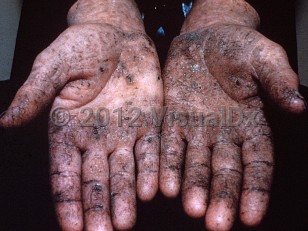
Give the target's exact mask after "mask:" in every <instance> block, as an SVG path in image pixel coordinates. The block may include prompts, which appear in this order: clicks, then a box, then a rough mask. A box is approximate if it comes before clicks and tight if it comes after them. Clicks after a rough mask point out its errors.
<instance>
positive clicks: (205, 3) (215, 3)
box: [181, 0, 260, 33]
mask: <svg viewBox="0 0 308 231" xmlns="http://www.w3.org/2000/svg"><path fill="white" fill-rule="evenodd" d="M259 22H260V19H259V16H258V13H257V12H256V11H255V10H254V8H253V7H252V6H250V5H249V4H248V3H247V2H246V1H244V0H196V1H195V3H194V6H193V8H192V10H191V12H190V13H189V15H188V17H187V18H186V20H185V22H184V24H183V27H182V30H181V33H187V32H193V31H196V30H199V29H201V28H204V27H206V26H209V25H211V24H214V23H233V24H239V25H244V26H248V27H252V28H256V27H257V26H258V25H259Z"/></svg>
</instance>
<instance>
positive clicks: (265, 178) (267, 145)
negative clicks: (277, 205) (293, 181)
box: [240, 135, 274, 226]
mask: <svg viewBox="0 0 308 231" xmlns="http://www.w3.org/2000/svg"><path fill="white" fill-rule="evenodd" d="M243 165H244V179H243V189H242V197H241V208H240V216H241V220H242V221H243V223H245V224H246V225H250V226H254V225H257V224H259V223H260V222H261V220H262V218H263V217H264V215H265V213H266V209H267V207H268V202H269V193H270V188H271V182H272V174H273V166H274V157H273V145H272V142H271V139H270V138H269V137H268V136H264V135H263V136H257V137H254V138H252V139H251V140H247V141H245V142H244V144H243Z"/></svg>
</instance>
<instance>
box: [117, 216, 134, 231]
mask: <svg viewBox="0 0 308 231" xmlns="http://www.w3.org/2000/svg"><path fill="white" fill-rule="evenodd" d="M135 224H136V215H135V213H134V214H130V215H129V216H128V214H120V216H118V217H117V219H114V220H113V226H114V228H115V229H116V230H119V231H122V230H131V229H132V228H133V227H134V226H135Z"/></svg>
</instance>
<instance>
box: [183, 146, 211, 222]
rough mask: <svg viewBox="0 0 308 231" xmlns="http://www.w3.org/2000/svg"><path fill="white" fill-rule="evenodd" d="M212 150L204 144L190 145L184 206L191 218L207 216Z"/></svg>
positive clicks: (187, 155) (185, 177)
mask: <svg viewBox="0 0 308 231" xmlns="http://www.w3.org/2000/svg"><path fill="white" fill-rule="evenodd" d="M210 158H211V153H210V150H209V149H208V148H207V147H206V146H205V145H204V144H203V143H199V144H194V143H192V142H190V143H188V147H187V154H186V164H185V172H184V181H183V190H182V191H183V206H184V210H185V212H186V213H187V214H188V215H189V216H191V217H203V216H204V215H205V211H206V207H207V201H208V194H209V191H208V190H209V183H210V182H209V180H210V167H211V166H210Z"/></svg>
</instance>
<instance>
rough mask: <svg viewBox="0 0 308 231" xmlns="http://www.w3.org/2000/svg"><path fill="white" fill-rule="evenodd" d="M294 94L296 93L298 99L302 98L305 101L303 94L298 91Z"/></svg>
mask: <svg viewBox="0 0 308 231" xmlns="http://www.w3.org/2000/svg"><path fill="white" fill-rule="evenodd" d="M294 93H295V95H296V96H297V97H298V98H300V99H302V100H305V98H304V96H302V95H301V93H299V91H298V90H295V91H294Z"/></svg>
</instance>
